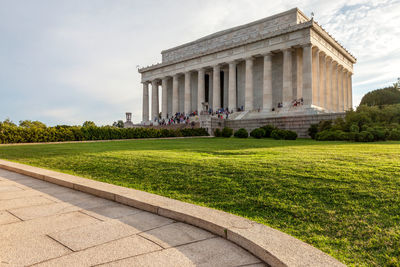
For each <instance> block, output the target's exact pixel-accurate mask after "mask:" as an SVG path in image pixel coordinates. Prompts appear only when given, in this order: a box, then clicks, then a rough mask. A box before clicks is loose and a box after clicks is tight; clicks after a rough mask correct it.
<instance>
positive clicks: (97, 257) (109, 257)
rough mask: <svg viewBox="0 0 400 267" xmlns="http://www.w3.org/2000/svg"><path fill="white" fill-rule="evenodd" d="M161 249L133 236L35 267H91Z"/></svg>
mask: <svg viewBox="0 0 400 267" xmlns="http://www.w3.org/2000/svg"><path fill="white" fill-rule="evenodd" d="M161 249H162V248H161V247H160V246H158V245H156V244H154V243H153V242H150V241H148V240H146V239H144V238H142V237H140V236H137V235H133V236H129V237H126V238H122V239H119V240H115V241H111V242H108V243H105V244H101V245H99V246H96V247H92V248H88V249H85V250H82V251H78V252H75V253H71V254H68V255H65V256H62V257H59V258H56V259H53V260H49V261H46V262H42V263H39V264H37V265H35V266H41V267H44V266H49V267H53V266H70V267H71V266H93V265H97V264H102V263H105V262H110V261H116V260H119V259H123V258H127V257H132V256H135V255H140V254H145V253H150V252H154V251H158V250H161Z"/></svg>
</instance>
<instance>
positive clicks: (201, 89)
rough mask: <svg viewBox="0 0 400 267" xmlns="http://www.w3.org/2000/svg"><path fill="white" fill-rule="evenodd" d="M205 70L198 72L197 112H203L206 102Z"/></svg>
mask: <svg viewBox="0 0 400 267" xmlns="http://www.w3.org/2000/svg"><path fill="white" fill-rule="evenodd" d="M204 75H205V73H204V69H199V70H198V80H197V112H198V113H199V114H200V112H201V111H202V110H203V104H202V103H203V102H205V101H206V100H205V90H206V88H205V83H204Z"/></svg>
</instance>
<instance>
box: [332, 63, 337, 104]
mask: <svg viewBox="0 0 400 267" xmlns="http://www.w3.org/2000/svg"><path fill="white" fill-rule="evenodd" d="M337 67H338V63H337V62H336V61H332V73H331V88H332V89H331V92H332V111H335V112H336V111H338V109H337V107H338V91H337V85H338V83H337Z"/></svg>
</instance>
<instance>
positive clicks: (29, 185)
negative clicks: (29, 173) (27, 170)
mask: <svg viewBox="0 0 400 267" xmlns="http://www.w3.org/2000/svg"><path fill="white" fill-rule="evenodd" d="M14 182H15V183H16V184H18V186H19V187H21V188H23V189H39V188H45V187H52V186H54V185H52V184H49V183H46V182H44V181H42V180H38V179H32V178H30V177H26V179H18V180H15V181H14Z"/></svg>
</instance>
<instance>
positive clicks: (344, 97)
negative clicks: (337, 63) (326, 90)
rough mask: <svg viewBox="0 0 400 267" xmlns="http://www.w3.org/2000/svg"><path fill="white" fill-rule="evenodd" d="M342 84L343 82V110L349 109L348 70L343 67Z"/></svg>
mask: <svg viewBox="0 0 400 267" xmlns="http://www.w3.org/2000/svg"><path fill="white" fill-rule="evenodd" d="M342 81H343V82H342V84H343V110H344V111H346V110H348V106H347V104H348V100H347V97H348V94H347V81H348V80H347V70H346V69H343V79H342Z"/></svg>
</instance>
